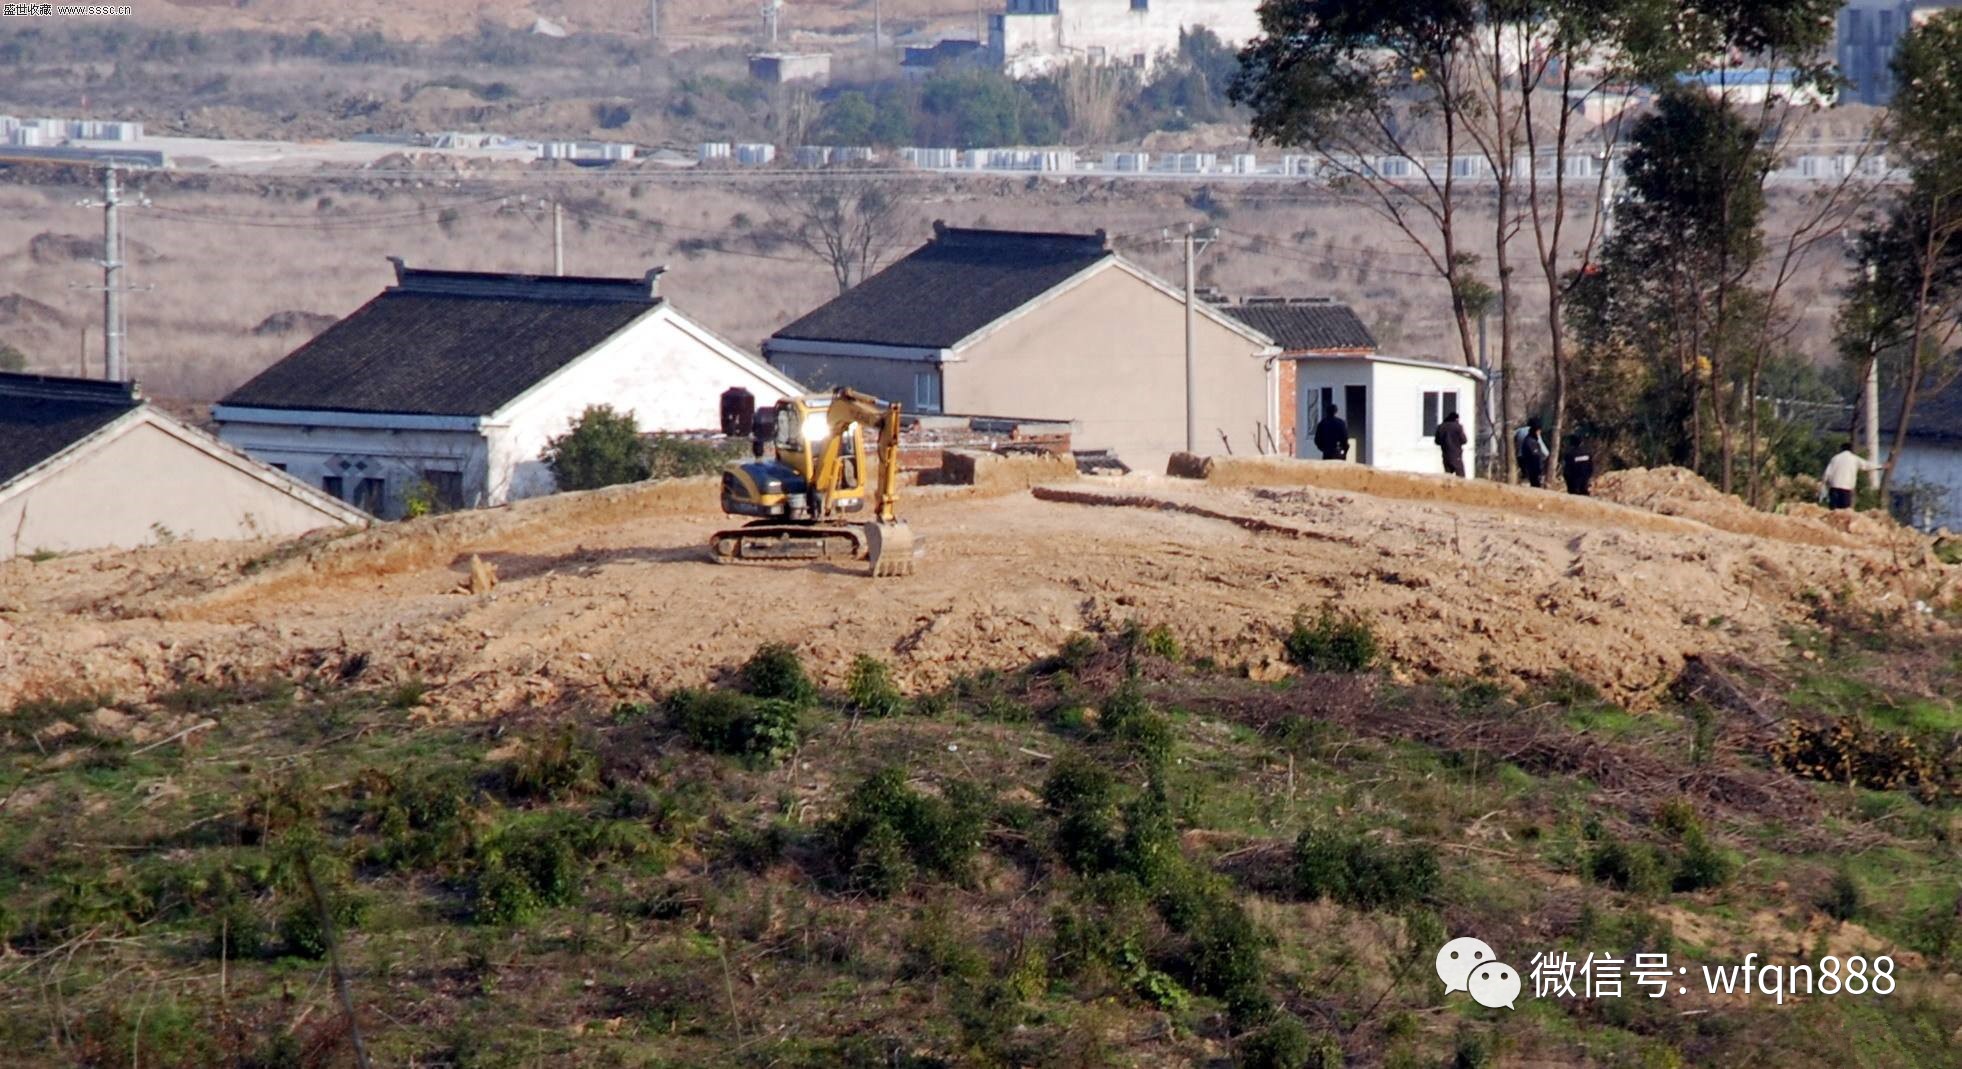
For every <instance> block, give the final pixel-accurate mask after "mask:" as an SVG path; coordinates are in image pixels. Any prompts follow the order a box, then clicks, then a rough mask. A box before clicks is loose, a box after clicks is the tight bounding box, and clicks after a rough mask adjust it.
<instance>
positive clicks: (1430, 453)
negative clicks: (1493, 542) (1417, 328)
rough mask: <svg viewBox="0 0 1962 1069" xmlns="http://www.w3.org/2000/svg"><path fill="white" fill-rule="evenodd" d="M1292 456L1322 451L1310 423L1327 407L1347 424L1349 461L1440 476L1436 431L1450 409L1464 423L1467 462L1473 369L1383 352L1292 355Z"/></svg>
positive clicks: (1473, 422)
mask: <svg viewBox="0 0 1962 1069" xmlns="http://www.w3.org/2000/svg"><path fill="white" fill-rule="evenodd" d="M1294 380H1295V381H1294V386H1295V389H1294V404H1295V423H1294V425H1295V426H1296V427H1297V428H1299V432H1298V433H1297V435H1296V437H1295V443H1294V454H1295V456H1298V457H1319V456H1321V453H1320V452H1319V451H1318V450H1317V449H1316V448H1315V441H1314V435H1315V425H1316V424H1317V423H1319V422H1321V419H1322V415H1323V414H1324V413H1326V412H1327V411H1328V409H1329V406H1331V405H1333V406H1336V407H1337V408H1338V409H1339V410H1340V412H1341V415H1342V418H1343V420H1345V421H1346V422H1347V423H1348V424H1349V438H1350V447H1349V459H1350V460H1352V461H1355V462H1357V463H1359V464H1368V465H1370V466H1371V467H1375V468H1382V469H1384V470H1385V471H1412V472H1430V473H1433V474H1443V472H1444V458H1443V456H1442V455H1441V454H1440V453H1439V451H1438V447H1437V444H1436V442H1435V441H1434V439H1433V435H1435V434H1436V433H1437V427H1438V424H1439V423H1440V422H1441V421H1442V420H1443V419H1444V418H1445V417H1446V416H1448V415H1450V414H1451V413H1453V412H1456V413H1458V418H1459V420H1460V421H1462V422H1463V423H1464V425H1465V437H1466V438H1467V440H1468V442H1469V443H1470V444H1467V445H1466V447H1465V463H1466V464H1467V465H1470V464H1471V463H1472V459H1473V456H1474V454H1475V452H1476V443H1477V441H1478V430H1479V424H1478V411H1479V408H1478V404H1479V397H1478V393H1479V389H1480V388H1481V387H1482V386H1483V385H1484V383H1485V376H1484V374H1483V373H1481V372H1480V371H1479V370H1478V369H1477V368H1470V367H1465V366H1464V365H1462V364H1447V363H1443V362H1440V361H1435V360H1424V359H1419V358H1416V357H1407V356H1390V355H1386V354H1383V353H1366V354H1351V355H1343V356H1307V357H1301V358H1299V359H1297V360H1295V361H1294Z"/></svg>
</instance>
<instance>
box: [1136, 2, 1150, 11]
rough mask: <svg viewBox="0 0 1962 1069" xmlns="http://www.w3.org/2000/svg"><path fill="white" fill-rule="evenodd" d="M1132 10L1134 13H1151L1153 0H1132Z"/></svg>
mask: <svg viewBox="0 0 1962 1069" xmlns="http://www.w3.org/2000/svg"><path fill="white" fill-rule="evenodd" d="M1131 10H1133V11H1150V10H1151V0H1131Z"/></svg>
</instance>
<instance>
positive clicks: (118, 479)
mask: <svg viewBox="0 0 1962 1069" xmlns="http://www.w3.org/2000/svg"><path fill="white" fill-rule="evenodd" d="M214 448H215V447H214ZM246 467H247V464H246V462H245V461H243V460H239V461H238V463H236V464H234V463H228V462H227V461H225V460H219V459H216V458H214V457H212V456H211V455H210V454H209V453H207V452H205V451H203V450H201V449H199V448H198V447H196V446H193V445H191V444H189V443H187V442H185V441H184V440H183V439H182V438H180V437H178V436H177V435H174V434H171V433H169V432H167V431H165V430H163V429H161V428H159V427H157V426H155V425H153V424H150V423H146V422H141V421H138V422H135V423H133V424H132V425H130V426H128V427H127V428H126V429H122V430H112V431H111V432H109V433H108V434H106V435H105V436H104V437H103V438H102V439H101V440H99V441H96V442H90V443H86V444H84V445H83V446H82V447H81V448H80V450H79V451H78V452H77V453H76V454H74V455H73V456H72V457H70V458H67V459H65V460H64V461H62V462H61V463H58V464H55V465H51V466H50V467H49V469H48V470H47V472H46V473H45V474H44V475H42V476H38V477H37V476H35V475H33V474H29V475H26V476H24V477H23V479H22V483H21V485H19V486H16V487H13V488H11V489H10V492H9V493H8V494H6V495H5V496H4V497H0V560H4V559H6V558H8V557H13V556H18V555H21V554H28V553H34V552H36V551H39V550H48V551H51V552H57V553H68V552H76V551H80V550H86V549H100V548H105V547H118V548H129V547H134V546H144V545H153V544H156V543H159V542H167V541H173V540H176V539H201V538H290V537H294V536H296V535H301V534H305V533H306V532H308V531H314V530H318V529H320V528H323V527H337V526H340V525H341V524H342V523H344V522H346V518H345V517H337V516H332V515H328V514H327V513H325V512H323V511H322V509H321V508H320V507H318V506H316V505H314V504H312V503H310V502H308V501H307V500H306V499H305V498H302V497H299V496H297V495H295V494H293V493H291V492H288V491H287V490H285V489H283V488H281V487H280V486H279V485H278V484H277V481H276V480H269V479H267V478H264V477H260V476H258V475H255V474H252V473H250V472H248V471H246V470H243V469H244V468H246Z"/></svg>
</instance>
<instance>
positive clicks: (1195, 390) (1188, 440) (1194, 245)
mask: <svg viewBox="0 0 1962 1069" xmlns="http://www.w3.org/2000/svg"><path fill="white" fill-rule="evenodd" d="M1218 237H1219V231H1218V230H1216V229H1214V228H1212V227H1208V228H1206V229H1205V230H1203V231H1201V230H1198V229H1197V228H1195V227H1193V225H1192V224H1190V223H1187V224H1186V226H1185V235H1184V236H1183V237H1177V238H1174V237H1171V236H1170V235H1167V236H1166V238H1165V242H1166V243H1167V244H1170V243H1172V242H1175V241H1177V242H1183V243H1184V244H1185V451H1186V452H1188V453H1197V452H1198V451H1199V362H1198V342H1197V337H1196V334H1197V328H1198V310H1199V281H1198V279H1199V267H1198V264H1199V253H1200V252H1201V251H1203V250H1204V249H1205V248H1206V247H1207V246H1209V245H1211V244H1212V243H1213V241H1214V240H1216V239H1217V238H1218Z"/></svg>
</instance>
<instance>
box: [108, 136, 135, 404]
mask: <svg viewBox="0 0 1962 1069" xmlns="http://www.w3.org/2000/svg"><path fill="white" fill-rule="evenodd" d="M120 192H121V191H120V190H118V189H117V188H116V169H115V168H114V167H106V168H104V169H103V171H102V377H103V378H105V379H108V380H109V381H110V382H122V381H124V380H125V379H127V378H128V377H129V374H128V369H127V368H126V367H125V366H124V364H123V221H122V217H121V215H120V213H119V212H118V211H117V209H118V208H120V207H121V206H122V200H121V198H120V195H119V194H120Z"/></svg>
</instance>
